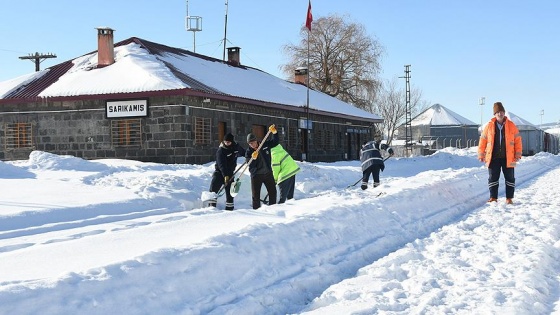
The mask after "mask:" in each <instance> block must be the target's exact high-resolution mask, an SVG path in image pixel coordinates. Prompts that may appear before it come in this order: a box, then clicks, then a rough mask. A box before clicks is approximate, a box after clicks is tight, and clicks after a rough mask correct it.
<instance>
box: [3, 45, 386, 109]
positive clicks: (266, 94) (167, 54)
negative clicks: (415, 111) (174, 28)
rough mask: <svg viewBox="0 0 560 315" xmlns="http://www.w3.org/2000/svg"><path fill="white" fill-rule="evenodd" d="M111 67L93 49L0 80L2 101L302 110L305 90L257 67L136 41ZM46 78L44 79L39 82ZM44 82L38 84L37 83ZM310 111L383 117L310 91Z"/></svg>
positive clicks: (117, 54)
mask: <svg viewBox="0 0 560 315" xmlns="http://www.w3.org/2000/svg"><path fill="white" fill-rule="evenodd" d="M114 52H115V63H113V64H111V65H109V66H105V67H97V60H98V58H97V51H94V52H91V53H89V54H86V55H83V56H81V57H78V58H75V59H73V60H71V61H69V62H65V63H62V64H59V65H56V66H53V67H50V68H48V69H45V70H42V71H40V72H36V73H34V74H32V75H25V76H21V77H19V78H16V79H12V80H8V81H4V82H0V101H1V100H2V99H14V98H24V97H27V98H29V97H72V96H83V95H103V94H119V93H134V92H149V91H150V92H151V91H165V90H180V89H190V90H196V91H201V92H204V93H210V94H218V95H226V96H232V97H238V98H243V99H250V100H256V101H262V102H267V103H274V104H281V105H288V106H295V107H306V106H307V87H306V86H304V85H301V84H297V83H293V82H288V81H286V80H284V79H281V78H278V77H276V76H274V75H271V74H269V73H266V72H263V71H261V70H259V69H255V68H251V67H246V66H242V65H237V66H235V65H231V64H229V63H227V62H224V61H222V60H219V59H215V58H210V57H207V56H203V55H199V54H196V53H192V52H190V51H187V50H183V49H179V48H174V47H168V46H164V45H161V44H157V43H153V42H149V41H146V40H142V39H139V38H134V37H133V38H130V39H128V40H125V41H122V42H120V43H117V44H115V48H114ZM41 78H44V79H41ZM41 80H43V81H44V82H42V83H39V82H37V81H41ZM309 108H310V109H315V110H319V111H325V112H330V113H335V114H343V115H349V116H354V117H359V118H361V119H364V118H365V119H375V120H381V118H380V117H379V116H377V115H375V114H372V113H369V112H367V111H364V110H362V109H359V108H357V107H355V106H353V105H351V104H348V103H345V102H343V101H341V100H339V99H337V98H335V97H331V96H329V95H327V94H325V93H322V92H319V91H315V90H312V89H311V90H310V91H309Z"/></svg>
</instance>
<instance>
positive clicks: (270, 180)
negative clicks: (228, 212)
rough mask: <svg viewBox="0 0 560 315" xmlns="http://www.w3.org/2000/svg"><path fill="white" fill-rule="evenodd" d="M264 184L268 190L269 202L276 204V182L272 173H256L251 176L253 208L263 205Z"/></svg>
mask: <svg viewBox="0 0 560 315" xmlns="http://www.w3.org/2000/svg"><path fill="white" fill-rule="evenodd" d="M263 184H264V187H265V188H266V191H267V192H268V204H269V205H273V204H276V183H275V182H274V176H273V175H272V172H271V173H267V174H255V175H252V176H251V193H252V194H253V209H258V208H260V207H261V187H262V185H263Z"/></svg>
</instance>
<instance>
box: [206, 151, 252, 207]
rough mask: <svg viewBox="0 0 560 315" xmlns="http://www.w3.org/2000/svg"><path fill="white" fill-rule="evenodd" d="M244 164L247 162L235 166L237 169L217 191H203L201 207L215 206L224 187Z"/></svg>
mask: <svg viewBox="0 0 560 315" xmlns="http://www.w3.org/2000/svg"><path fill="white" fill-rule="evenodd" d="M245 164H247V162H244V163H243V164H241V166H239V167H238V168H237V170H235V172H233V175H231V178H230V179H229V180H228V181H227V182H226V183H224V184H223V185H222V187H220V190H218V192H217V193H215V192H213V191H203V192H202V195H201V197H200V199H201V200H202V207H204V208H205V207H215V206H216V203H217V202H218V197H220V196H222V195H223V194H224V192H225V189H224V188H225V187H226V186H227V185H228V184H229V183H230V182H231V181H232V180H234V176H235V174H237V172H239V170H240V169H241V168H242V167H243V166H245Z"/></svg>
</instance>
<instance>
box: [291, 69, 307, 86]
mask: <svg viewBox="0 0 560 315" xmlns="http://www.w3.org/2000/svg"><path fill="white" fill-rule="evenodd" d="M307 76H308V72H307V68H306V67H298V68H296V71H295V73H294V82H295V83H298V84H303V85H305V86H307Z"/></svg>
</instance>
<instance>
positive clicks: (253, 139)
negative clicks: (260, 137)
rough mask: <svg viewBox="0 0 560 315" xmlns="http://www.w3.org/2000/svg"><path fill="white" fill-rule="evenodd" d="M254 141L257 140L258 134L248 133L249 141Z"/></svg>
mask: <svg viewBox="0 0 560 315" xmlns="http://www.w3.org/2000/svg"><path fill="white" fill-rule="evenodd" d="M252 141H257V136H255V135H254V134H252V133H250V134H248V135H247V143H249V142H252Z"/></svg>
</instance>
